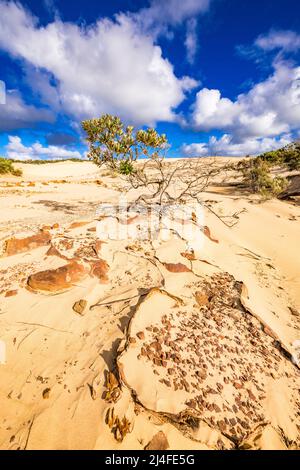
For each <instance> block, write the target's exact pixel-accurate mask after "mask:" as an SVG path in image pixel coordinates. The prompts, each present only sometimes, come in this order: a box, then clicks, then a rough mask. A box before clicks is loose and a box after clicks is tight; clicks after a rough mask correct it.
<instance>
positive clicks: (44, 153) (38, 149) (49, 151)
mask: <svg viewBox="0 0 300 470" xmlns="http://www.w3.org/2000/svg"><path fill="white" fill-rule="evenodd" d="M8 139H9V142H8V144H7V146H6V155H7V157H8V158H12V159H14V160H40V159H42V160H46V159H47V160H51V159H60V158H61V159H64V158H82V155H81V154H80V153H79V152H77V151H73V150H67V149H65V148H63V147H57V146H55V145H49V147H43V146H42V145H41V144H40V142H35V143H34V144H33V145H31V146H25V145H23V143H22V141H21V139H20V137H18V136H9V138H8Z"/></svg>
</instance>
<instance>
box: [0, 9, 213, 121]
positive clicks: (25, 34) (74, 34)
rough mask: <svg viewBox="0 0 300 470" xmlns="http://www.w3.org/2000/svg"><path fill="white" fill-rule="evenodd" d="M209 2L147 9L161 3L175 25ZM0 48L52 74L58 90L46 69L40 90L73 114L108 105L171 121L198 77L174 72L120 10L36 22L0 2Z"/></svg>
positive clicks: (130, 115) (138, 117)
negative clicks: (80, 20) (84, 19)
mask: <svg viewBox="0 0 300 470" xmlns="http://www.w3.org/2000/svg"><path fill="white" fill-rule="evenodd" d="M208 4H209V1H208V0H201V1H196V0H188V1H186V2H182V5H181V2H178V1H175V0H172V1H170V2H165V3H163V4H161V2H157V1H153V2H152V6H151V7H150V8H149V9H148V10H151V11H150V13H149V12H148V15H150V17H151V18H152V19H154V18H155V17H156V15H157V14H158V13H157V12H158V6H160V16H161V17H164V14H163V12H162V11H161V8H163V9H164V8H165V9H167V10H168V12H166V14H167V13H168V14H170V19H169V21H170V22H172V24H173V23H174V24H175V23H176V22H178V21H180V20H181V19H184V18H186V17H187V15H190V14H192V12H194V11H200V10H201V8H202V9H205V8H207V6H208ZM162 5H163V6H162ZM179 5H181V6H179ZM199 9H200V10H199ZM144 14H146V13H144ZM0 48H1V49H3V50H5V51H6V52H8V53H9V54H10V55H12V56H14V57H16V58H18V59H22V60H23V61H25V63H27V64H31V66H33V67H36V68H37V70H38V71H39V72H40V73H41V71H44V74H45V73H46V74H51V75H52V76H53V77H54V79H55V80H56V90H57V93H58V97H55V96H54V95H53V90H52V89H51V84H50V85H49V81H48V84H47V77H45V75H44V76H43V81H42V83H41V84H40V91H41V90H44V95H43V96H44V98H45V100H46V99H47V94H48V95H49V93H50V94H51V93H52V98H51V100H53V99H55V100H56V101H59V103H60V104H61V107H62V109H63V110H64V111H65V112H66V113H67V114H69V115H72V116H74V117H75V118H76V119H81V118H86V117H94V116H97V115H100V114H102V113H105V112H108V113H118V114H119V115H121V117H123V118H126V119H128V120H132V121H133V122H135V123H137V124H155V123H156V122H157V121H174V120H175V119H176V114H175V110H176V108H177V107H178V105H179V104H180V103H181V102H182V101H183V100H184V98H185V93H186V92H187V91H189V90H191V89H192V88H194V87H195V86H196V84H197V82H196V81H195V80H193V79H192V78H190V77H181V78H178V77H176V75H175V73H174V70H173V66H172V64H171V63H170V62H169V61H168V60H167V59H165V58H164V57H163V56H162V51H161V48H160V47H159V46H157V45H155V43H154V39H153V37H152V36H151V35H150V34H146V33H145V34H143V33H142V32H141V29H140V28H139V27H138V26H137V22H136V21H134V20H133V18H132V17H131V16H130V15H125V14H120V15H118V16H116V18H115V20H109V19H101V20H99V21H97V22H96V23H95V24H93V25H90V26H78V25H76V24H72V23H64V22H63V21H61V20H60V19H59V18H56V19H55V21H53V22H52V23H49V24H48V25H46V26H40V25H39V23H38V20H37V19H36V18H35V17H33V16H32V15H31V14H30V13H29V12H28V11H26V10H25V9H24V8H23V7H22V6H21V5H20V4H18V3H14V2H7V1H1V17H0ZM40 80H42V79H41V78H40ZM34 85H35V83H34V82H33V83H32V86H33V87H34ZM48 101H49V100H48ZM51 102H52V101H51Z"/></svg>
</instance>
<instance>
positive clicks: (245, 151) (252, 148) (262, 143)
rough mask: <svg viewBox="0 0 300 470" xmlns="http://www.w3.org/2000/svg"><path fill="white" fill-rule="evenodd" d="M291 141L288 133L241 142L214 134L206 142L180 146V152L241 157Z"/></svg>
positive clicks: (229, 136) (281, 145)
mask: <svg viewBox="0 0 300 470" xmlns="http://www.w3.org/2000/svg"><path fill="white" fill-rule="evenodd" d="M291 141H292V138H291V136H290V135H289V134H287V135H283V136H281V137H280V138H270V137H264V138H261V139H256V138H248V139H246V140H244V141H242V142H235V141H234V138H233V137H232V136H231V135H229V134H224V135H223V136H222V137H220V139H217V138H216V137H215V136H212V137H210V139H209V142H208V143H192V144H185V145H183V146H182V149H181V150H182V152H183V154H184V155H188V156H194V157H196V156H199V157H206V156H212V155H216V156H223V155H224V156H225V155H229V156H233V157H242V156H245V155H259V154H261V153H264V152H268V151H270V150H276V149H278V148H281V147H284V146H285V145H287V144H289V143H290V142H291Z"/></svg>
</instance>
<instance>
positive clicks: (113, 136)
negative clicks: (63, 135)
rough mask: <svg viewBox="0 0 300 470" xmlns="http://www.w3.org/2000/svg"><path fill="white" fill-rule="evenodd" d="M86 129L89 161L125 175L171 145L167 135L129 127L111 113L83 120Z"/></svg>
mask: <svg viewBox="0 0 300 470" xmlns="http://www.w3.org/2000/svg"><path fill="white" fill-rule="evenodd" d="M82 127H83V129H84V131H85V132H86V134H87V142H88V145H89V153H88V158H90V159H91V160H92V161H93V162H94V163H96V165H99V166H101V165H103V164H106V165H107V166H108V168H110V169H112V170H116V171H118V172H120V173H122V174H125V175H128V174H132V173H133V171H134V162H136V160H138V158H140V157H143V156H144V157H148V158H156V157H157V156H158V154H159V152H161V151H163V150H164V149H165V148H166V144H167V139H166V136H165V135H159V134H158V133H157V132H156V131H155V130H154V129H146V130H138V131H135V130H134V127H133V126H127V127H126V128H125V127H124V124H123V123H122V121H121V119H120V118H119V117H117V116H111V115H109V114H104V115H103V116H101V117H100V118H99V119H90V120H87V121H83V122H82Z"/></svg>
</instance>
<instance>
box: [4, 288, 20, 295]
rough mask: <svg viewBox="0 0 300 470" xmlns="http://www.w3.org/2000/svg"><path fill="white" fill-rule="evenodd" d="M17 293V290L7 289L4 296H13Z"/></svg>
mask: <svg viewBox="0 0 300 470" xmlns="http://www.w3.org/2000/svg"><path fill="white" fill-rule="evenodd" d="M17 293H18V290H17V289H16V290H8V291H7V292H6V293H5V297H14V296H15V295H17Z"/></svg>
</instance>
